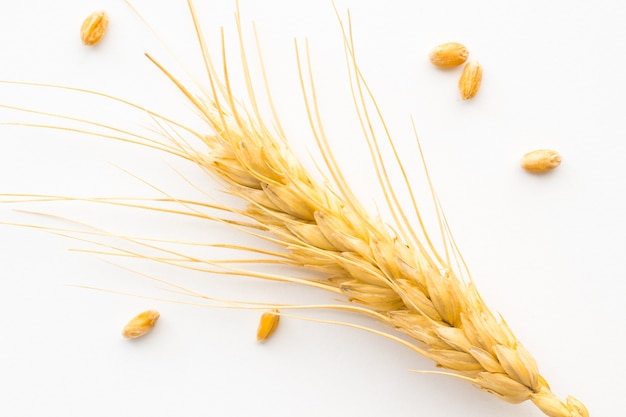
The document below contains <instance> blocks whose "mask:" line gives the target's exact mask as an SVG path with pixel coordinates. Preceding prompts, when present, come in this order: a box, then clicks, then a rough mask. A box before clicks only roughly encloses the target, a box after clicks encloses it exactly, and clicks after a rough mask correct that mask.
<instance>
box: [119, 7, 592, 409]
mask: <svg viewBox="0 0 626 417" xmlns="http://www.w3.org/2000/svg"><path fill="white" fill-rule="evenodd" d="M188 4H189V9H190V12H191V16H192V18H193V22H194V25H195V29H196V32H197V35H198V40H199V43H200V47H201V49H202V54H203V58H204V63H205V66H206V70H207V76H208V80H209V85H208V88H207V90H205V91H204V93H203V94H200V95H196V94H194V93H192V92H191V90H190V89H188V87H186V86H185V85H183V84H182V83H181V82H180V81H179V80H178V79H177V78H176V77H175V76H174V75H172V74H171V73H170V72H169V71H168V70H167V69H166V68H164V67H163V66H162V65H161V64H160V63H159V62H158V61H157V60H155V59H153V58H152V57H150V56H149V55H148V58H149V59H150V60H151V61H152V62H153V63H154V64H155V65H156V66H157V67H158V68H159V69H160V70H161V71H162V72H163V73H164V74H165V75H166V76H167V77H168V78H169V79H170V80H171V81H172V82H173V83H174V84H175V85H176V86H177V87H178V88H179V90H180V91H181V92H182V93H183V94H184V95H185V96H186V97H187V98H188V99H189V101H190V102H191V103H192V104H193V105H194V106H195V108H196V109H197V111H198V112H199V114H200V115H201V117H202V118H203V120H204V121H205V122H206V124H207V131H208V132H212V133H206V134H204V133H198V132H195V131H192V130H190V129H186V128H185V127H184V126H176V125H175V123H174V122H173V121H171V120H169V119H165V118H163V117H161V116H159V115H156V114H153V113H150V114H151V115H152V116H153V117H155V118H157V119H160V120H161V122H162V123H163V124H168V125H174V126H175V127H177V128H181V129H184V130H187V133H191V134H192V135H194V136H196V137H197V138H198V139H200V140H201V142H202V143H203V144H204V148H198V147H193V146H189V144H188V143H187V142H186V141H184V140H181V139H180V138H179V137H178V136H176V135H171V136H170V139H171V142H170V143H168V144H160V143H158V142H153V141H142V140H141V139H138V138H136V137H133V138H130V139H128V138H127V139H123V140H126V141H130V142H137V143H141V144H143V145H145V146H150V147H156V148H158V149H161V150H164V151H166V152H170V153H172V154H175V155H178V156H180V157H183V158H185V159H188V160H190V161H193V162H194V163H196V164H197V165H198V166H200V167H201V168H202V169H204V170H206V171H207V172H208V173H209V174H211V175H213V176H215V177H217V178H218V179H219V180H220V181H222V182H223V183H224V184H225V186H226V189H227V191H228V192H229V193H231V194H232V195H234V196H237V197H240V198H241V199H243V200H245V201H246V202H247V205H246V206H245V208H243V209H235V208H229V207H222V206H218V207H217V208H218V209H221V210H226V211H231V212H233V213H235V214H237V215H240V216H243V217H244V218H246V219H247V220H246V221H245V222H234V221H229V223H231V224H233V225H234V226H235V227H238V228H243V229H246V230H248V231H249V232H250V230H252V232H250V233H254V234H255V235H258V236H261V237H264V238H265V239H267V240H269V241H271V242H273V243H276V244H278V245H280V246H282V247H283V249H284V251H283V252H280V254H277V256H279V258H278V259H277V260H276V261H275V262H276V263H284V264H290V265H296V266H300V267H303V268H306V269H309V270H314V271H318V272H321V273H322V274H323V275H324V277H325V278H324V279H311V280H303V279H296V278H292V277H288V276H278V275H271V276H268V275H263V274H261V273H258V274H254V273H250V272H244V271H241V270H238V269H235V268H232V269H228V270H227V271H226V272H225V273H242V274H244V273H245V274H247V275H251V276H257V277H260V278H268V277H270V278H272V279H279V280H283V281H287V282H298V283H301V284H305V285H311V286H315V287H318V288H323V289H326V290H329V291H332V292H334V293H340V294H343V295H344V296H345V297H346V298H347V299H348V300H350V301H351V302H352V303H355V304H358V305H359V306H360V307H358V308H349V307H346V308H345V309H346V310H348V311H356V312H360V313H364V314H368V315H370V316H372V317H375V318H377V319H378V320H380V321H381V322H383V323H384V324H386V325H388V326H390V327H392V328H394V329H397V330H399V331H400V332H402V333H404V334H405V335H406V336H408V339H399V338H393V339H394V340H397V341H399V342H401V343H403V344H404V345H405V346H408V347H410V348H411V349H413V350H414V351H416V352H418V353H419V354H421V355H423V356H425V357H426V358H428V359H430V360H432V361H433V362H435V364H436V365H437V366H438V367H440V368H442V369H444V370H445V371H444V372H445V373H446V374H449V375H453V376H455V377H457V378H460V379H463V380H465V381H468V382H470V383H471V384H473V385H475V386H476V387H478V388H480V389H481V390H483V391H486V392H489V393H491V394H493V395H495V396H497V397H499V398H501V399H503V400H505V401H508V402H511V403H520V402H523V401H527V400H530V401H532V402H533V403H535V404H536V405H537V407H539V409H541V411H543V412H544V413H545V414H546V415H548V416H550V417H588V415H589V413H588V411H587V409H586V408H585V406H584V405H583V404H582V403H581V402H580V401H578V400H577V399H575V398H573V397H567V398H566V400H565V401H562V400H560V399H558V398H557V397H556V396H555V395H554V394H553V393H552V391H551V389H550V387H549V386H548V384H547V382H546V381H545V380H544V378H543V377H542V376H541V374H540V372H539V369H538V366H537V363H536V362H535V360H534V359H533V357H532V356H531V355H530V353H529V352H528V351H527V350H526V349H525V348H524V346H523V345H522V344H521V343H520V341H519V340H518V339H517V338H516V337H515V335H514V334H513V332H512V331H511V330H510V329H509V327H508V325H507V324H506V322H505V321H504V320H503V319H502V318H500V317H498V316H496V315H494V314H493V313H492V312H491V311H490V310H489V308H488V307H487V306H486V305H485V303H484V301H483V300H482V298H481V297H480V295H479V294H478V292H477V290H476V288H475V286H474V285H473V283H472V281H471V280H469V279H463V278H462V277H461V276H460V274H459V273H456V272H455V268H453V266H452V265H451V261H450V256H449V255H447V254H446V255H445V256H441V255H440V254H439V253H438V252H437V251H436V250H435V248H434V245H433V244H432V242H431V241H430V239H429V237H428V233H427V232H426V228H425V227H424V226H423V225H422V224H421V218H420V216H419V210H417V206H416V205H415V204H414V209H415V213H416V214H417V217H418V219H419V223H420V228H419V230H417V231H416V230H414V229H413V228H412V227H411V225H410V224H409V221H408V217H409V216H408V215H407V213H406V212H405V210H404V209H403V207H402V206H401V204H400V202H399V199H398V197H397V195H396V193H395V192H394V187H393V186H392V184H390V183H389V180H388V179H387V177H386V170H387V165H386V164H385V162H384V161H383V158H382V157H381V152H380V148H379V146H380V145H379V140H378V138H377V136H376V134H375V133H374V130H373V129H372V127H371V126H372V123H373V121H374V120H377V121H378V122H381V123H382V124H383V127H384V128H385V130H386V127H385V126H384V120H383V119H382V116H381V115H380V111H379V109H378V107H377V105H376V103H375V100H374V99H373V97H372V95H371V92H370V90H369V88H368V86H367V84H366V83H365V81H364V79H363V77H362V75H361V72H360V70H359V67H358V66H357V64H356V61H355V58H354V47H353V41H352V35H351V29H350V25H349V24H348V25H347V26H344V24H343V23H341V25H342V30H343V34H344V44H345V49H346V55H347V58H348V66H349V70H350V73H351V81H352V91H353V95H354V100H355V106H356V108H357V111H358V115H359V119H360V121H361V124H362V126H363V132H364V135H365V138H366V140H367V144H368V146H369V148H370V151H371V154H372V158H373V161H374V165H375V167H376V170H377V174H378V178H379V180H380V186H381V188H382V189H383V192H384V195H385V198H386V201H387V204H388V206H389V209H390V212H391V214H392V217H393V220H394V228H393V230H391V229H390V228H389V227H388V226H386V225H385V224H384V223H383V222H382V220H380V219H378V218H374V217H371V216H370V215H368V214H367V213H366V211H365V210H364V208H363V207H362V206H361V204H360V203H359V202H358V200H357V198H356V197H355V196H354V195H353V193H352V192H351V191H350V189H349V187H348V185H347V183H346V181H345V179H344V177H343V176H342V174H341V171H340V169H339V167H338V165H337V163H336V161H335V159H334V157H333V155H332V152H331V151H330V147H329V143H328V140H327V138H326V136H325V133H324V129H323V126H322V123H321V117H320V114H319V111H318V109H317V100H316V97H315V85H314V82H313V79H312V77H311V76H310V73H311V71H310V60H309V58H308V49H307V50H305V52H304V56H305V57H306V59H305V60H302V59H301V58H300V57H301V56H302V53H301V51H299V50H298V48H299V46H298V44H296V49H297V52H298V57H299V60H298V64H299V72H300V81H301V85H302V92H303V94H304V98H305V102H306V106H307V114H308V118H309V121H310V124H311V128H312V131H313V134H314V135H315V138H316V140H317V142H318V145H319V147H320V149H321V152H322V155H323V157H324V161H325V164H326V166H327V168H328V171H329V172H330V175H329V176H330V178H329V181H328V182H324V183H320V182H318V181H316V180H315V179H314V178H313V177H312V176H311V175H310V174H309V173H308V172H307V170H306V169H305V168H304V167H303V165H302V164H301V163H300V162H299V161H298V160H297V159H296V157H295V156H294V154H293V153H292V151H291V150H290V149H289V146H288V145H287V143H286V140H285V139H284V134H283V132H282V129H281V127H280V122H279V121H278V117H277V116H276V112H275V111H274V108H273V105H272V106H271V107H272V112H273V113H274V120H273V121H272V122H273V123H274V125H276V126H277V129H275V130H273V129H270V128H268V127H267V123H266V122H265V121H264V120H263V117H262V116H261V115H260V112H259V110H258V109H257V104H256V98H255V94H254V89H253V87H252V83H251V81H250V70H249V67H248V64H247V58H246V54H245V50H244V47H243V39H242V33H241V23H240V20H239V13H237V26H238V31H239V39H240V45H241V58H242V62H243V70H244V75H245V80H246V85H247V87H248V96H249V97H248V99H249V101H250V102H251V103H252V104H251V108H250V109H247V108H246V107H245V106H243V105H242V104H240V102H239V101H238V100H237V99H236V98H235V97H234V96H233V93H232V88H231V81H230V79H229V76H228V74H229V72H228V66H227V64H226V60H225V57H226V52H225V50H223V51H222V54H223V57H224V65H223V72H222V76H221V77H220V74H219V73H218V71H217V70H216V67H215V65H214V64H213V61H212V59H211V57H210V54H209V52H208V48H207V46H206V44H205V41H204V38H203V35H202V33H201V30H200V24H199V22H198V18H197V15H196V12H195V9H194V6H193V4H192V1H191V0H188ZM340 22H341V19H340ZM222 48H223V49H224V38H223V35H222ZM306 74H309V76H308V77H307V76H306ZM266 83H267V81H266ZM266 87H267V85H266ZM268 92H269V89H268ZM116 100H118V99H116ZM120 101H121V100H120ZM125 103H126V104H129V103H127V102H125ZM270 104H271V97H270ZM372 106H373V110H371V109H372ZM135 107H137V106H135ZM115 138H117V139H119V137H115ZM388 144H389V145H390V146H391V148H392V150H393V153H394V155H395V158H396V162H397V163H398V164H400V169H401V172H402V173H403V175H404V178H405V180H406V174H404V169H403V168H402V165H401V162H400V159H399V157H398V155H397V152H396V151H395V148H394V147H393V142H392V141H391V140H390V139H389V141H388ZM406 182H407V186H408V180H407V181H406ZM329 183H332V184H333V185H334V187H333V186H331V185H328V184H329ZM409 191H410V187H409ZM411 194H412V193H411ZM169 201H172V202H177V203H181V204H183V205H184V206H189V205H193V204H196V203H194V202H181V201H178V200H175V199H173V198H172V199H170V200H169ZM121 204H124V205H134V204H133V203H121ZM197 204H201V205H202V203H197ZM204 206H208V205H207V204H204ZM187 214H189V213H187ZM201 217H203V216H201ZM204 217H205V218H210V219H212V220H220V219H216V218H212V217H209V216H204ZM220 221H225V220H220ZM440 222H441V228H442V230H443V231H444V232H445V230H446V226H445V220H443V219H442V218H440ZM238 248H239V249H251V248H244V247H238ZM446 251H447V249H446ZM272 254H274V253H273V252H272ZM407 340H408V341H407Z"/></svg>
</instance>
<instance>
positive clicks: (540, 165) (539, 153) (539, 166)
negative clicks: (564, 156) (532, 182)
mask: <svg viewBox="0 0 626 417" xmlns="http://www.w3.org/2000/svg"><path fill="white" fill-rule="evenodd" d="M521 164H522V168H524V169H525V170H526V171H530V172H546V171H550V170H551V169H554V168H556V167H558V166H559V165H560V164H561V155H559V153H558V152H557V151H553V150H550V149H537V150H536V151H532V152H528V153H527V154H525V155H524V156H523V157H522V162H521Z"/></svg>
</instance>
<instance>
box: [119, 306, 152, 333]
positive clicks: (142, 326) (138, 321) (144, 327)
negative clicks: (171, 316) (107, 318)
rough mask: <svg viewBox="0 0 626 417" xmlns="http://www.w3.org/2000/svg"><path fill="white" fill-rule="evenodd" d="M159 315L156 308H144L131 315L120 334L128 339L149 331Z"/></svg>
mask: <svg viewBox="0 0 626 417" xmlns="http://www.w3.org/2000/svg"><path fill="white" fill-rule="evenodd" d="M159 317H161V315H160V314H159V312H158V311H156V310H146V311H144V312H142V313H139V314H137V315H136V316H135V317H133V318H132V319H131V320H130V321H129V322H128V323H127V324H126V326H124V329H123V330H122V336H124V337H126V338H128V339H136V338H138V337H141V336H145V335H146V334H148V333H150V332H151V331H152V329H154V326H155V325H156V322H157V320H158V319H159Z"/></svg>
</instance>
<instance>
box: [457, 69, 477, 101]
mask: <svg viewBox="0 0 626 417" xmlns="http://www.w3.org/2000/svg"><path fill="white" fill-rule="evenodd" d="M482 80H483V67H482V66H481V65H480V64H479V63H478V61H470V62H468V63H467V64H465V67H463V72H462V73H461V78H459V93H460V94H461V98H462V99H463V100H471V99H473V98H474V96H476V94H477V93H478V89H479V88H480V84H481V83H482Z"/></svg>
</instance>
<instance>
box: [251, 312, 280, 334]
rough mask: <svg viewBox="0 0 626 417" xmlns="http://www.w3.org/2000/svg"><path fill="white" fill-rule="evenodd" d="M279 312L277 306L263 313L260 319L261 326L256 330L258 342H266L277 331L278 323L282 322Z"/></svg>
mask: <svg viewBox="0 0 626 417" xmlns="http://www.w3.org/2000/svg"><path fill="white" fill-rule="evenodd" d="M279 313H280V312H279V311H278V309H276V308H275V309H273V310H272V311H271V312H269V313H263V315H262V316H261V319H260V320H259V328H258V329H257V332H256V340H257V341H258V342H265V341H266V340H267V339H269V338H270V336H272V334H273V333H274V332H275V331H276V328H277V327H278V323H279V322H280V314H279Z"/></svg>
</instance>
